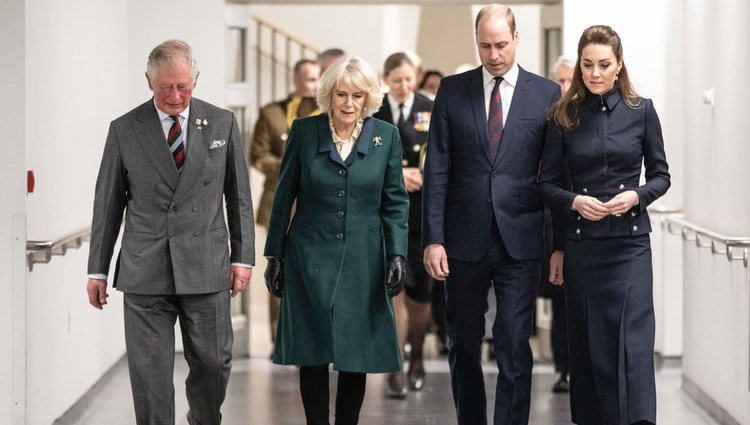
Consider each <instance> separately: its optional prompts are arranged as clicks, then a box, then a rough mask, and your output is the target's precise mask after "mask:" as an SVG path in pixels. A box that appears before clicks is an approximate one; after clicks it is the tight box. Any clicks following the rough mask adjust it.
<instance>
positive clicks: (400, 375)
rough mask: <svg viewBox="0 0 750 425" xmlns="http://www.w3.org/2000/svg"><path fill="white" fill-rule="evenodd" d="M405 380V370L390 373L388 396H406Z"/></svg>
mask: <svg viewBox="0 0 750 425" xmlns="http://www.w3.org/2000/svg"><path fill="white" fill-rule="evenodd" d="M404 381H405V379H404V372H395V373H391V374H389V375H388V389H387V390H386V396H388V398H399V399H402V398H406V385H405V384H406V383H405V382H404Z"/></svg>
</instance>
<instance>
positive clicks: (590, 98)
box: [584, 83, 622, 112]
mask: <svg viewBox="0 0 750 425" xmlns="http://www.w3.org/2000/svg"><path fill="white" fill-rule="evenodd" d="M621 98H622V96H621V95H620V86H619V84H617V83H615V85H614V87H612V88H611V89H609V91H608V92H606V93H604V94H602V95H598V94H593V93H591V92H590V91H589V90H588V89H586V100H584V103H585V104H586V106H588V107H589V109H591V110H592V111H594V112H596V111H598V110H599V109H601V107H602V106H604V107H605V108H607V110H608V111H611V110H612V109H614V108H615V105H617V102H619V101H620V99H621Z"/></svg>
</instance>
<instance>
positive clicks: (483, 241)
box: [422, 66, 560, 261]
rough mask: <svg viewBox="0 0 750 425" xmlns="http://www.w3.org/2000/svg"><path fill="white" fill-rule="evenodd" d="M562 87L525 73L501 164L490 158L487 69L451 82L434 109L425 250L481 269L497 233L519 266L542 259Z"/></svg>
mask: <svg viewBox="0 0 750 425" xmlns="http://www.w3.org/2000/svg"><path fill="white" fill-rule="evenodd" d="M559 98H560V86H558V85H557V84H556V83H554V82H552V81H550V80H548V79H546V78H542V77H540V76H538V75H535V74H532V73H530V72H527V71H526V70H524V69H523V68H521V67H519V73H518V81H517V83H516V87H515V90H514V93H513V99H512V101H511V106H510V110H509V111H508V118H507V119H506V122H505V130H504V132H503V137H502V139H501V140H500V146H499V149H498V153H497V155H496V156H495V158H490V156H489V152H488V144H487V139H488V137H489V136H488V132H487V114H486V112H485V100H484V88H483V80H482V67H481V66H480V67H479V68H476V69H474V70H471V71H467V72H465V73H462V74H458V75H452V76H449V77H445V78H444V79H443V80H442V81H441V83H440V89H439V91H438V94H437V97H436V98H435V105H434V107H433V109H432V119H431V123H430V133H429V139H428V143H427V158H426V161H425V170H424V173H425V176H424V177H425V180H424V187H423V214H422V217H423V221H422V244H423V245H427V244H443V245H444V247H445V249H446V253H447V255H448V258H449V259H456V260H461V261H479V260H480V259H482V257H483V256H484V255H485V253H486V250H487V245H488V243H489V241H490V235H491V230H492V226H493V225H496V226H497V228H498V229H499V231H500V235H501V237H502V239H503V242H504V244H505V247H506V249H507V250H508V253H509V254H510V256H511V257H513V258H515V259H517V260H529V259H538V258H541V257H542V256H543V252H544V250H543V242H542V233H543V220H544V212H543V208H542V199H541V194H540V191H539V187H538V183H537V174H538V170H539V163H540V158H541V153H542V147H543V145H544V138H545V132H546V130H547V122H548V120H547V118H548V111H549V110H550V108H551V106H552V105H553V104H554V103H555V102H556V101H557V100H558V99H559Z"/></svg>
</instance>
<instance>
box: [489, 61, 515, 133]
mask: <svg viewBox="0 0 750 425" xmlns="http://www.w3.org/2000/svg"><path fill="white" fill-rule="evenodd" d="M501 77H503V81H502V82H501V83H500V87H498V90H500V98H501V99H502V102H503V127H505V122H506V121H507V120H508V111H510V102H511V100H513V92H514V91H515V90H516V82H518V64H517V63H514V64H513V66H511V67H510V69H509V70H508V72H506V73H505V75H501ZM482 79H483V80H484V113H485V116H486V118H487V119H488V120H489V119H490V98H491V97H492V89H493V88H494V87H495V76H494V75H492V74H490V73H489V71H487V68H485V67H482Z"/></svg>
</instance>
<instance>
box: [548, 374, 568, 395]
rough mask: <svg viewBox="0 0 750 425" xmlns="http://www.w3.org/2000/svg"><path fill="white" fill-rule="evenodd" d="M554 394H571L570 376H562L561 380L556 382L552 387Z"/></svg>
mask: <svg viewBox="0 0 750 425" xmlns="http://www.w3.org/2000/svg"><path fill="white" fill-rule="evenodd" d="M552 392H553V393H569V392H570V381H568V374H567V373H562V374H560V379H558V380H557V382H555V385H553V386H552Z"/></svg>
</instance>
